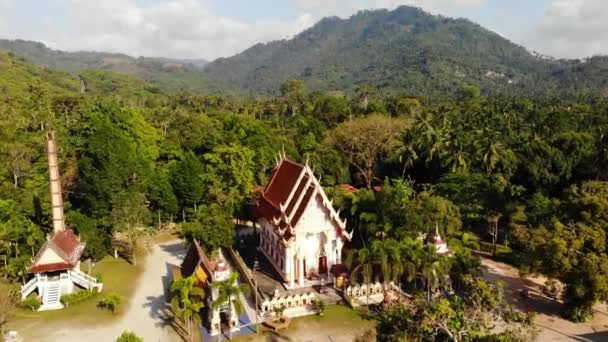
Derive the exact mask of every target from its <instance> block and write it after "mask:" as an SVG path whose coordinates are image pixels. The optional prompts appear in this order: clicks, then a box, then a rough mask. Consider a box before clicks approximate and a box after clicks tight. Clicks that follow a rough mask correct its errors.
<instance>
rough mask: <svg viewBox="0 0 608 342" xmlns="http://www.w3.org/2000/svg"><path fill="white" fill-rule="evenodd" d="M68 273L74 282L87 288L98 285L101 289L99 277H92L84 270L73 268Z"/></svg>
mask: <svg viewBox="0 0 608 342" xmlns="http://www.w3.org/2000/svg"><path fill="white" fill-rule="evenodd" d="M68 274H69V276H70V278H71V279H72V281H73V282H75V283H76V284H78V285H80V286H82V287H84V288H85V289H87V290H90V289H92V288H95V287H97V288H98V289H99V290H101V286H102V285H101V283H98V282H97V278H95V277H92V276H90V275H88V274H86V273H84V272H82V271H79V270H71V271H68Z"/></svg>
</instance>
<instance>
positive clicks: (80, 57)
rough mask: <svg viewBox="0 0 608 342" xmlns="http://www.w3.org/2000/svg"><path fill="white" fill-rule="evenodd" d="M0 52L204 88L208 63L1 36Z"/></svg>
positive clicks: (61, 67) (173, 86) (77, 69)
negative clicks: (55, 47)
mask: <svg viewBox="0 0 608 342" xmlns="http://www.w3.org/2000/svg"><path fill="white" fill-rule="evenodd" d="M0 52H10V53H13V54H15V55H17V56H19V57H22V58H25V59H26V60H27V61H29V62H31V63H34V64H38V65H42V66H45V67H48V68H50V69H53V70H58V71H64V72H68V73H70V74H73V75H78V74H79V73H81V72H82V71H84V70H90V69H95V70H107V71H114V72H117V73H121V74H127V75H135V76H138V77H139V78H141V79H143V80H145V81H148V82H151V83H154V84H156V85H157V86H159V87H161V88H164V89H170V90H202V89H207V88H208V85H207V82H206V81H205V80H204V78H203V77H202V75H201V73H200V70H201V69H202V67H203V66H204V65H205V64H207V61H206V60H202V59H191V60H189V59H170V58H148V57H139V58H133V57H131V56H128V55H125V54H116V53H106V52H85V51H79V52H65V51H58V50H53V49H50V48H48V47H47V46H45V45H44V44H42V43H38V42H32V41H25V40H6V39H0Z"/></svg>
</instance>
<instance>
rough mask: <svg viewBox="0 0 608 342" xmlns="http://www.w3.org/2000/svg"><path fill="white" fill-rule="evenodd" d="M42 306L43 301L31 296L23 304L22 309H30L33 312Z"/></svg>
mask: <svg viewBox="0 0 608 342" xmlns="http://www.w3.org/2000/svg"><path fill="white" fill-rule="evenodd" d="M41 305H42V301H40V298H38V297H36V296H29V297H27V298H26V299H25V300H23V301H22V302H21V307H24V308H28V309H30V310H32V311H37V310H38V309H39V308H40V306H41Z"/></svg>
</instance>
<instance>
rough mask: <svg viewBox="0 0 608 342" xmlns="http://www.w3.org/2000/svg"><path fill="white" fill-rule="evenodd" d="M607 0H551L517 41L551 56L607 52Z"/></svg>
mask: <svg viewBox="0 0 608 342" xmlns="http://www.w3.org/2000/svg"><path fill="white" fill-rule="evenodd" d="M606 32H608V1H605V0H553V1H552V2H551V4H550V5H549V6H548V7H547V9H546V10H545V12H544V13H543V16H542V17H541V18H540V20H539V21H538V22H537V23H536V24H535V25H533V26H532V27H531V28H530V30H529V31H528V32H525V34H524V35H523V36H522V37H521V39H520V41H521V42H522V43H523V44H524V45H525V46H527V47H529V48H530V49H533V50H536V51H538V52H540V53H543V54H547V55H550V56H559V57H569V58H581V57H588V56H592V55H594V54H601V53H604V54H605V53H607V52H608V35H606Z"/></svg>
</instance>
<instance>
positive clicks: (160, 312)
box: [45, 240, 185, 342]
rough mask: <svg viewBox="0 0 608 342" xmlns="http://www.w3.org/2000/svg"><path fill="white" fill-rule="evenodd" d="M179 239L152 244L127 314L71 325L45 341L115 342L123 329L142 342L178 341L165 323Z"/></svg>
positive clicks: (178, 257) (179, 250)
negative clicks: (86, 324) (101, 323)
mask: <svg viewBox="0 0 608 342" xmlns="http://www.w3.org/2000/svg"><path fill="white" fill-rule="evenodd" d="M184 253H185V251H184V248H183V245H182V241H181V240H173V241H169V242H165V243H162V244H159V245H154V246H153V247H152V250H151V252H150V253H149V254H148V255H147V256H146V259H145V266H144V271H143V273H142V274H141V276H140V278H139V280H138V282H139V283H138V286H137V288H136V289H135V292H134V294H133V296H132V298H131V299H130V301H129V306H128V309H127V311H126V312H125V313H124V314H123V316H122V317H121V318H120V319H119V320H118V321H117V322H114V323H110V324H108V325H104V326H99V327H95V328H79V327H78V326H73V327H70V328H63V329H59V330H56V331H54V332H52V333H51V334H50V335H49V336H48V339H45V341H61V342H83V341H84V342H98V341H99V342H108V341H115V340H116V338H117V337H118V336H120V334H122V332H123V331H125V330H130V331H133V332H134V333H135V334H137V335H139V336H141V337H143V339H144V341H146V342H156V341H162V342H166V341H180V339H179V338H178V337H177V335H176V334H175V333H174V332H173V328H171V326H170V325H169V323H168V322H167V321H166V316H165V314H164V313H165V309H166V308H167V307H168V304H167V303H166V300H165V298H166V297H165V294H166V293H168V290H169V283H170V281H171V279H170V275H171V273H170V265H176V264H179V263H180V262H181V260H182V258H183V256H184Z"/></svg>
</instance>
